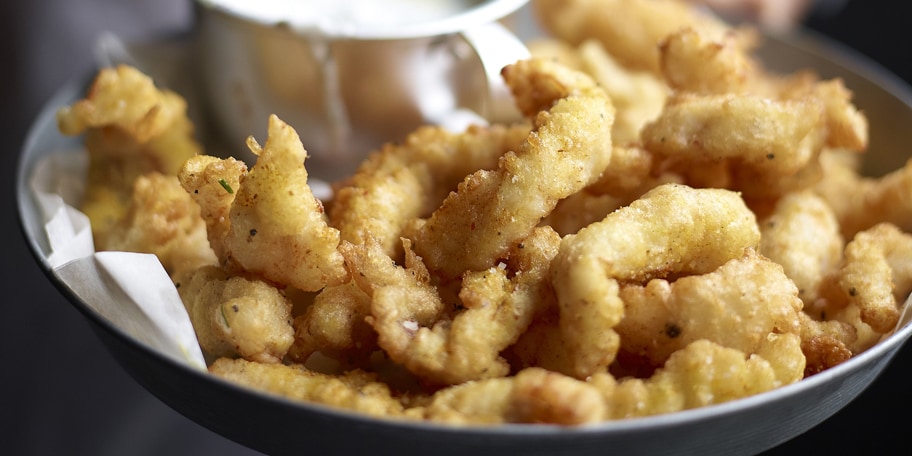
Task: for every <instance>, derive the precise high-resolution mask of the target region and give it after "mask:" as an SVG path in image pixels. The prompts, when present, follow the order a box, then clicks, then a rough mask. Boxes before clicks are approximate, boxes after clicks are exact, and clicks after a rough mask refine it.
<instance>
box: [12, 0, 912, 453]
mask: <svg viewBox="0 0 912 456" xmlns="http://www.w3.org/2000/svg"><path fill="white" fill-rule="evenodd" d="M187 3H189V2H186V1H181V0H174V1H170V0H169V1H163V0H156V1H147V2H141V1H120V2H114V1H109V2H105V1H102V0H94V1H92V0H79V1H76V0H64V1H51V0H41V1H30V2H2V3H0V42H2V43H4V46H3V47H2V48H0V52H2V62H3V63H2V64H0V87H2V88H3V91H2V93H3V102H2V103H0V145H2V147H3V153H4V154H5V158H6V161H7V163H8V165H7V166H6V167H4V168H3V171H2V172H3V173H4V175H3V177H2V179H0V180H2V182H3V185H4V186H5V187H4V189H3V191H2V192H0V204H2V207H0V213H2V214H3V218H2V220H0V223H2V234H3V237H2V239H6V240H8V242H7V244H6V246H7V247H6V248H5V249H4V250H3V253H2V255H0V258H2V262H3V264H2V271H3V273H2V275H0V277H2V279H3V287H2V291H3V297H2V299H0V309H2V312H0V347H2V348H3V354H4V356H3V361H4V363H3V365H4V367H3V374H2V375H3V377H4V381H3V382H2V384H3V387H2V390H0V391H2V392H0V435H2V436H3V437H2V442H3V443H2V449H0V453H3V454H11V455H62V454H72V455H109V454H110V455H126V454H130V455H174V456H179V455H205V454H218V455H247V454H257V453H256V452H253V451H251V450H249V449H247V448H244V447H241V446H240V445H237V444H235V443H233V442H231V441H229V440H227V439H224V438H222V437H220V436H218V435H216V434H214V433H212V432H210V431H208V430H206V429H204V428H202V427H200V426H198V425H197V424H195V423H193V422H191V421H190V420H188V419H186V418H184V417H183V416H181V415H179V414H177V413H176V412H174V411H173V410H171V409H170V408H168V407H167V406H165V405H164V404H162V403H161V402H160V401H159V400H158V399H156V398H154V397H153V396H151V395H150V394H149V393H148V392H147V391H145V390H144V389H143V388H142V387H140V386H139V385H138V384H137V383H136V382H135V381H134V380H133V379H132V378H130V377H129V376H128V375H127V374H126V373H125V372H124V371H123V370H122V369H121V368H120V367H119V366H118V365H117V364H115V362H114V361H113V359H112V358H111V357H110V356H109V355H108V353H107V352H106V351H105V349H104V348H103V347H102V346H101V344H100V343H99V341H98V340H97V338H96V337H95V335H94V334H93V333H92V332H91V329H90V327H89V326H88V324H87V323H86V322H85V320H84V319H83V317H82V316H81V315H80V314H79V313H78V312H77V311H76V310H75V309H74V308H73V307H72V306H71V305H70V304H69V303H68V302H67V301H66V300H65V299H64V298H63V297H62V296H61V295H60V294H59V293H58V292H57V290H56V289H55V288H54V287H52V286H51V284H50V282H49V281H48V279H47V278H46V277H45V276H44V274H43V272H42V271H41V270H40V269H39V267H38V266H37V264H36V262H35V261H34V259H33V258H32V256H31V253H30V252H29V250H28V247H27V246H26V245H25V243H24V241H23V240H22V239H23V238H22V234H21V232H20V228H19V223H18V219H17V216H16V207H15V202H14V192H13V182H14V172H15V166H14V164H15V163H16V160H17V156H18V153H19V151H20V147H21V144H22V140H23V138H24V135H25V131H26V129H27V127H28V124H29V123H30V122H31V120H32V119H33V118H34V116H35V115H36V114H37V112H38V109H39V107H40V105H41V104H42V103H43V101H44V100H46V99H47V97H49V96H50V95H51V93H52V92H53V91H54V90H55V89H56V88H57V87H59V86H60V85H61V84H63V83H64V82H65V81H67V80H69V79H71V78H73V77H76V76H81V75H84V74H85V72H86V71H88V69H89V68H90V66H91V43H92V40H93V39H94V34H93V32H92V30H95V31H97V30H101V29H108V30H112V31H115V32H117V33H120V34H122V36H125V37H131V36H136V37H141V36H142V34H143V33H146V34H149V33H156V32H158V31H160V30H159V29H161V28H168V27H173V26H177V27H181V26H186V25H187V24H188V23H189V21H190V17H191V14H190V9H189V6H188V5H187ZM864 3H865V5H864V6H862V2H861V1H855V2H850V3H849V5H848V6H846V7H845V8H844V9H843V10H842V11H841V12H840V13H839V14H838V15H837V16H835V17H828V18H821V19H820V20H816V19H814V18H812V19H811V20H809V22H808V25H809V26H810V27H812V28H816V29H818V30H821V31H823V32H825V33H827V34H829V35H830V36H833V37H834V38H835V39H837V40H840V41H842V42H843V43H846V44H848V45H850V46H852V47H855V48H856V49H858V50H860V51H861V52H862V53H865V54H867V55H868V56H870V57H872V58H873V59H875V60H877V61H879V62H880V63H881V64H883V65H885V66H886V67H888V68H889V69H891V70H892V71H894V72H895V73H897V74H898V75H899V76H901V77H903V78H904V79H905V80H907V81H912V71H910V63H909V58H910V56H909V55H908V53H909V51H908V49H909V48H908V47H907V46H906V45H905V43H908V42H909V38H910V37H912V27H910V26H912V20H910V19H909V17H908V16H904V15H901V14H896V13H895V12H894V11H892V10H891V9H890V8H889V7H890V6H891V5H893V6H895V4H891V3H889V2H886V1H880V0H875V1H867V2H864ZM63 5H67V6H66V8H65V7H64V6H63ZM150 5H152V6H150ZM155 5H157V6H155ZM169 8H170V9H169ZM57 9H60V10H59V11H58V10H57ZM42 11H43V12H42ZM49 11H50V12H54V11H56V13H55V14H49V13H48V12H49ZM124 18H133V19H134V21H133V22H134V23H136V21H137V20H140V21H141V22H139V23H141V24H142V26H139V27H134V26H130V25H128V24H130V21H127V20H125V19H124ZM137 18H139V19H137ZM91 20H94V21H99V22H100V23H101V25H99V26H98V27H96V28H94V29H93V28H91V27H87V28H85V30H88V32H87V31H85V30H83V31H81V32H80V31H78V30H76V25H78V24H77V23H81V22H80V21H91ZM74 24H76V25H74ZM867 24H873V25H874V27H873V28H871V27H865V26H863V25H867ZM875 30H876V31H875ZM910 380H912V346H907V347H906V348H905V349H904V350H902V352H900V353H899V354H898V355H897V356H896V358H895V359H894V361H893V362H892V364H891V365H890V366H889V367H888V369H887V370H886V371H885V372H884V373H883V374H882V375H881V377H880V378H879V379H878V380H877V381H876V382H875V383H874V384H873V385H872V386H871V387H870V388H869V389H868V390H867V391H866V392H864V393H863V394H862V395H861V396H860V397H858V398H857V399H856V400H855V401H853V402H852V403H851V404H850V405H849V406H848V407H846V408H845V409H844V410H843V411H841V412H840V413H838V414H837V415H836V416H834V417H832V418H831V419H829V420H827V421H826V422H824V423H823V424H821V425H820V426H818V427H816V428H814V429H812V430H811V431H809V432H807V433H806V434H804V435H802V436H800V437H798V438H796V439H794V440H792V441H790V442H788V443H786V444H784V445H782V446H780V447H778V448H776V449H774V450H771V451H770V452H769V454H798V453H799V452H801V453H804V452H813V453H814V454H892V453H896V452H898V451H899V450H898V449H899V448H903V447H904V446H907V445H908V440H909V439H910V436H912V434H910V433H909V432H908V429H907V428H908V424H907V423H908V422H909V420H908V418H907V415H905V413H906V412H907V411H908V410H910V409H912V393H910V391H909V389H910V385H912V381H910Z"/></svg>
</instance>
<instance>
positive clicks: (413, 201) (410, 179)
mask: <svg viewBox="0 0 912 456" xmlns="http://www.w3.org/2000/svg"><path fill="white" fill-rule="evenodd" d="M528 134H529V127H528V126H527V125H525V124H517V125H513V126H504V125H493V126H490V127H482V126H477V125H473V126H470V127H469V128H468V129H466V131H465V132H463V133H459V134H457V133H451V132H448V131H446V130H445V129H443V128H441V127H431V126H426V127H421V128H419V129H417V130H416V131H415V132H413V133H411V134H410V135H409V136H408V137H407V138H406V139H405V141H403V143H402V144H392V143H389V144H385V145H384V146H383V147H382V149H381V150H379V151H377V152H375V153H373V154H371V155H370V156H369V157H368V158H367V159H366V160H365V161H364V163H363V164H362V165H361V166H360V167H359V168H358V170H357V171H356V172H355V174H354V175H353V176H351V177H350V178H348V179H346V180H344V181H342V182H340V183H337V184H335V185H334V188H335V192H334V197H333V200H332V202H331V204H329V205H328V212H327V213H328V215H329V220H330V224H331V225H332V226H333V227H335V228H337V229H339V231H340V232H341V236H342V240H345V241H349V242H352V243H354V244H360V243H363V242H365V239H367V238H368V237H372V238H374V239H376V240H377V241H378V242H380V244H381V245H382V246H383V248H384V251H386V253H387V254H388V255H389V256H391V257H393V258H398V257H399V256H400V255H401V252H400V250H401V243H400V242H399V238H400V237H401V236H402V235H403V231H404V230H405V228H406V225H407V224H408V223H409V221H410V220H412V219H414V218H416V217H427V216H428V215H430V214H431V212H433V210H434V209H436V208H437V207H438V206H440V203H441V202H442V201H443V200H444V198H446V196H447V194H449V192H451V191H453V190H454V189H455V188H456V185H457V184H458V183H459V181H461V180H462V179H463V178H464V177H465V176H466V175H468V174H469V173H472V172H475V171H476V170H479V169H492V168H495V167H496V166H497V161H498V160H499V159H500V157H501V156H502V155H503V154H504V153H506V152H507V151H509V150H515V149H516V148H517V147H519V145H520V144H521V143H522V141H523V140H525V138H526V136H528Z"/></svg>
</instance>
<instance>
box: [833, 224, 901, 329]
mask: <svg viewBox="0 0 912 456" xmlns="http://www.w3.org/2000/svg"><path fill="white" fill-rule="evenodd" d="M834 274H835V277H836V280H835V281H834V285H835V286H836V287H837V288H838V290H839V291H840V292H841V293H840V295H837V296H838V297H837V298H836V299H835V300H837V301H843V300H844V305H848V306H855V307H858V309H860V311H861V314H860V318H861V321H862V322H864V323H866V324H868V325H870V326H871V328H872V329H873V330H874V331H876V332H877V333H880V334H884V333H886V332H888V331H891V330H892V329H893V328H894V327H895V326H896V323H897V321H899V313H900V312H899V311H900V306H901V305H902V304H903V303H904V302H905V300H906V298H907V297H908V296H909V293H910V292H912V235H909V234H908V233H904V232H903V231H901V230H899V229H898V228H897V227H896V226H894V225H891V224H888V223H881V224H878V225H875V226H874V227H872V228H869V229H867V230H865V231H862V232H860V233H858V234H857V235H856V236H855V238H854V239H852V240H851V241H849V243H848V244H846V248H845V258H844V260H843V264H842V266H841V268H840V269H839V270H838V271H837V272H835V273H834ZM830 296H833V295H830ZM839 306H840V304H837V308H838V307H839Z"/></svg>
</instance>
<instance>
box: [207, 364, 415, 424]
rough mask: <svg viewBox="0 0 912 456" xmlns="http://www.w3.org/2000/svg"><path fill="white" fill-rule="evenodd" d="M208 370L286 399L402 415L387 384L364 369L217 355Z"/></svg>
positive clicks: (400, 408)
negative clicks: (336, 370) (322, 369)
mask: <svg viewBox="0 0 912 456" xmlns="http://www.w3.org/2000/svg"><path fill="white" fill-rule="evenodd" d="M209 372H211V373H212V374H214V375H217V376H219V377H221V378H224V379H226V380H230V381H231V382H233V383H237V384H239V385H245V386H248V387H251V388H255V389H257V390H259V391H266V392H268V393H271V394H276V395H279V396H282V397H286V398H289V399H294V400H298V401H306V402H310V403H314V404H322V405H326V406H330V407H335V408H341V409H344V410H351V411H356V412H360V413H364V414H367V415H370V416H377V417H382V418H387V419H388V418H395V417H402V416H403V409H402V404H401V403H400V402H399V401H398V400H397V399H396V398H394V397H393V396H392V394H391V393H390V390H389V387H387V385H386V384H384V383H381V382H378V381H376V380H375V378H374V376H373V375H372V374H370V373H367V372H364V371H350V372H346V373H345V374H342V375H339V376H335V375H327V374H321V373H317V372H312V371H309V370H307V369H306V368H304V367H303V366H301V365H296V364H295V365H285V364H263V363H255V362H250V361H246V360H243V359H228V358H219V359H217V360H216V361H215V362H214V363H212V364H211V365H210V366H209Z"/></svg>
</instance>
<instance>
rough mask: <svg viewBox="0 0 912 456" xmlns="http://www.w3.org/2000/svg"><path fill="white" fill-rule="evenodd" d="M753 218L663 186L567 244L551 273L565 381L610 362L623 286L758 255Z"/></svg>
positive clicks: (734, 200)
mask: <svg viewBox="0 0 912 456" xmlns="http://www.w3.org/2000/svg"><path fill="white" fill-rule="evenodd" d="M759 242H760V231H759V228H758V226H757V222H756V219H755V216H754V214H753V212H751V211H750V210H749V209H748V208H747V207H746V206H745V204H744V201H743V200H742V199H741V197H740V196H739V195H738V194H737V193H734V192H731V191H728V190H722V189H692V188H690V187H687V186H683V185H677V184H665V185H661V186H659V187H656V188H655V189H653V190H651V191H650V192H648V193H647V194H645V195H644V196H643V197H642V198H640V199H638V200H636V201H634V202H633V203H631V204H630V206H627V207H624V208H621V209H619V210H617V211H615V212H612V213H611V214H609V215H608V216H607V217H605V219H603V220H602V221H600V222H597V223H594V224H592V225H589V226H587V227H586V228H583V229H582V230H580V231H579V232H578V233H576V234H574V235H568V236H565V237H564V239H563V240H562V242H561V247H560V252H559V253H558V255H557V257H555V259H554V262H553V264H552V267H551V271H552V282H553V284H554V288H555V291H556V292H557V297H558V303H559V307H560V330H561V334H562V337H563V340H564V341H565V344H566V348H567V349H568V350H569V352H568V353H567V354H566V359H567V360H568V363H569V366H565V367H563V372H564V373H565V374H568V375H571V376H574V377H577V378H586V377H588V376H590V375H592V374H594V373H596V372H598V371H599V370H601V369H604V368H605V367H607V366H608V365H609V364H610V363H611V362H612V361H613V360H614V358H615V355H616V354H617V351H618V347H619V338H618V335H617V332H616V331H615V330H614V327H615V326H617V324H618V323H619V322H620V320H621V318H622V317H623V315H624V304H623V302H622V300H621V298H620V282H621V281H646V280H649V279H652V278H661V277H668V276H674V275H681V274H705V273H708V272H711V271H713V270H715V269H716V268H718V267H719V266H721V265H722V264H724V263H726V262H727V261H729V260H731V259H734V258H740V257H741V256H742V255H743V254H744V250H745V249H746V248H749V247H756V246H757V245H758V244H759Z"/></svg>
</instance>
